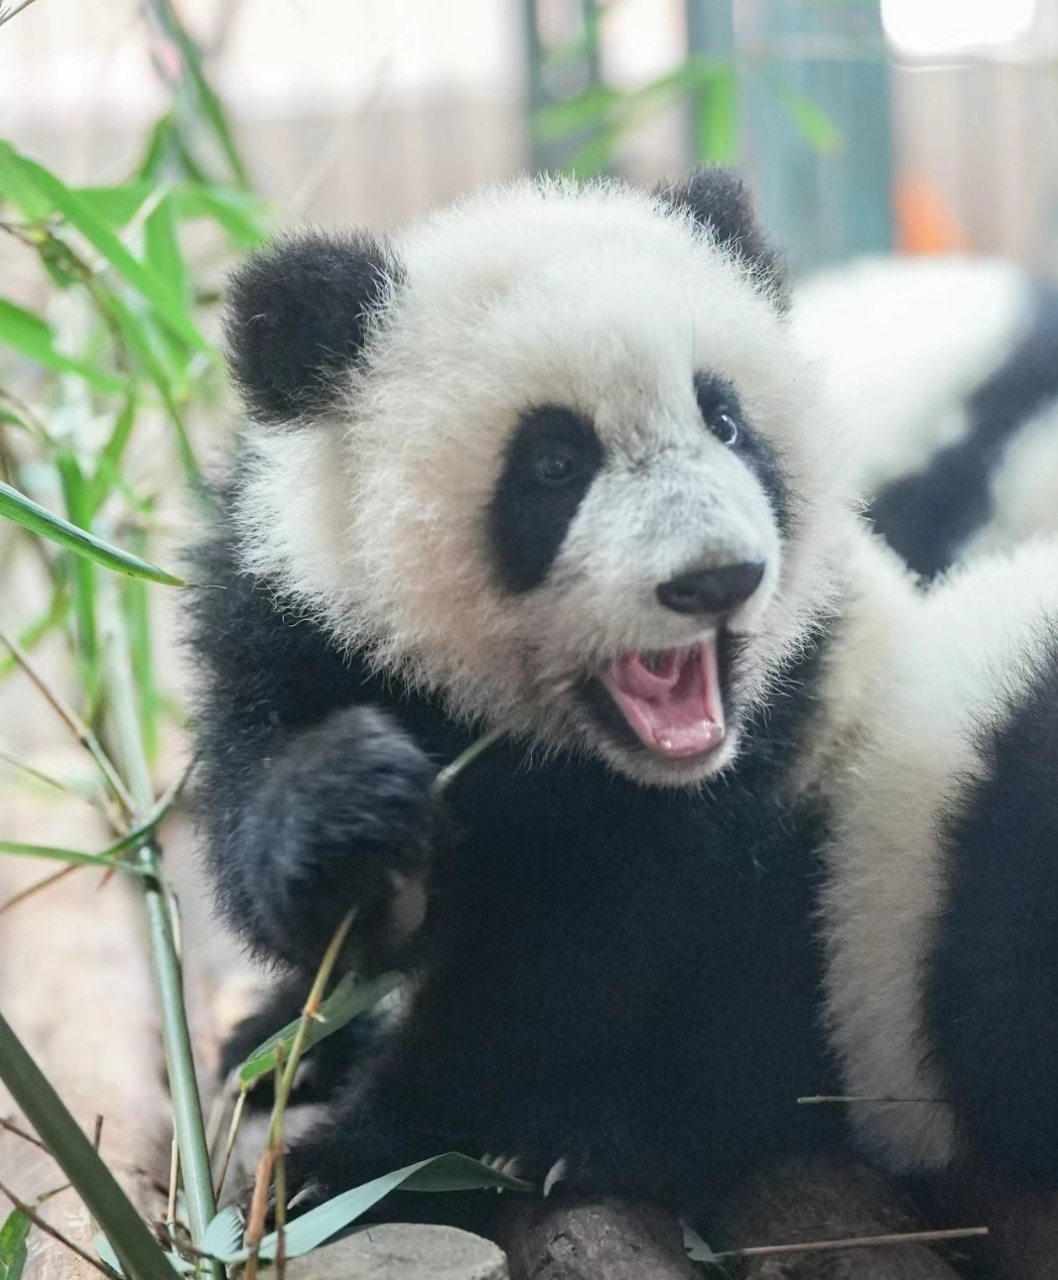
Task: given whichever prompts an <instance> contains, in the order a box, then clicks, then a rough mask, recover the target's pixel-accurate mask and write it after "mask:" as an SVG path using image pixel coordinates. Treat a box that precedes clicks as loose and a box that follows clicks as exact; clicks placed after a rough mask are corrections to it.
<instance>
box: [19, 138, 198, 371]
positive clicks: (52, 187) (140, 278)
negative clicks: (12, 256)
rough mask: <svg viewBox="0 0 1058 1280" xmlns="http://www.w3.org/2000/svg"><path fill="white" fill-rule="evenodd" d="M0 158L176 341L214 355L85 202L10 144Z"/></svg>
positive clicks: (158, 284) (163, 285) (152, 277)
mask: <svg viewBox="0 0 1058 1280" xmlns="http://www.w3.org/2000/svg"><path fill="white" fill-rule="evenodd" d="M0 156H6V157H7V158H8V159H9V160H14V162H15V163H16V165H17V166H18V168H19V169H20V171H21V173H22V175H23V177H24V178H25V179H26V181H27V182H30V183H32V184H33V186H34V187H36V189H37V190H38V191H39V192H40V193H41V194H42V195H43V196H45V197H46V198H47V199H48V200H49V201H50V202H51V204H52V206H53V207H54V208H55V209H56V210H57V211H58V212H59V213H61V214H62V215H63V216H64V217H65V218H66V220H67V221H68V222H69V223H70V225H71V226H73V227H76V228H77V230H78V231H79V232H80V233H81V235H83V236H84V238H85V239H86V240H87V241H88V242H89V243H90V244H91V245H92V246H93V247H94V248H95V249H96V250H97V251H98V252H99V253H101V254H102V255H103V257H104V258H106V260H107V261H108V262H109V263H110V265H111V266H112V267H114V269H115V270H116V271H118V272H119V273H120V274H121V275H122V276H123V277H124V278H125V279H126V280H127V281H128V282H129V284H131V285H132V287H133V288H134V289H136V290H137V292H139V293H140V294H141V295H142V296H143V297H144V298H146V299H147V301H148V302H150V303H151V305H152V306H153V307H154V309H155V311H157V313H158V315H159V316H160V317H161V319H162V320H163V321H164V322H165V324H166V325H167V326H168V327H169V329H170V330H171V331H172V332H173V334H175V336H176V337H178V338H180V339H182V340H183V341H184V342H186V343H187V344H188V345H189V346H191V347H194V348H196V349H197V350H199V351H203V352H205V353H206V354H208V355H212V354H213V349H212V347H210V345H209V343H208V342H207V341H206V340H205V338H203V337H202V335H201V334H200V333H199V332H198V330H197V329H196V328H195V326H194V324H193V323H192V321H191V318H190V316H189V315H188V314H187V312H186V310H185V309H184V307H183V306H182V304H181V302H180V299H179V298H177V297H175V296H174V295H173V293H172V291H171V290H170V289H169V288H168V286H167V285H166V283H165V281H164V280H160V279H159V278H158V276H157V275H156V273H155V272H154V271H151V270H150V269H149V268H147V267H145V266H144V265H143V264H142V263H141V262H137V261H136V259H135V258H134V257H133V256H132V254H131V253H129V251H128V249H126V248H125V246H124V245H123V244H122V243H121V241H120V240H119V239H118V238H117V236H116V235H115V234H114V233H113V231H111V229H110V228H109V227H108V226H107V225H106V223H105V222H103V221H102V220H101V219H100V218H99V217H97V216H96V214H95V212H94V211H93V210H92V208H91V206H90V204H89V203H88V202H87V201H86V200H84V199H83V198H82V197H81V196H80V195H79V194H78V193H77V192H76V191H73V190H71V188H69V187H68V186H66V184H65V183H63V182H60V180H59V179H58V178H57V177H56V176H55V175H54V174H53V173H49V172H48V170H47V169H45V168H43V167H42V166H41V165H39V164H37V163H35V161H33V160H29V159H27V158H26V157H25V156H22V155H19V154H18V153H17V152H16V151H15V150H14V149H13V148H12V147H11V145H10V144H9V143H6V142H5V143H0Z"/></svg>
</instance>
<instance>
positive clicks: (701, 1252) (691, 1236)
mask: <svg viewBox="0 0 1058 1280" xmlns="http://www.w3.org/2000/svg"><path fill="white" fill-rule="evenodd" d="M683 1247H684V1249H685V1250H686V1252H687V1257H688V1258H689V1259H690V1260H691V1262H708V1263H710V1264H711V1265H713V1266H717V1265H718V1264H719V1259H718V1258H717V1256H716V1254H715V1253H714V1252H713V1251H712V1249H711V1248H710V1247H709V1245H708V1244H706V1242H705V1241H704V1240H703V1239H702V1237H701V1236H700V1235H699V1234H698V1232H697V1231H695V1230H694V1228H693V1227H688V1226H686V1225H685V1226H684V1228H683Z"/></svg>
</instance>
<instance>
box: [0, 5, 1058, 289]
mask: <svg viewBox="0 0 1058 1280" xmlns="http://www.w3.org/2000/svg"><path fill="white" fill-rule="evenodd" d="M167 7H168V6H163V5H158V4H151V3H147V4H143V3H140V0H42V2H41V3H38V4H36V5H34V6H33V7H32V8H31V9H30V10H27V11H26V12H25V13H24V14H23V15H22V16H21V17H20V18H19V19H18V21H17V22H13V23H11V24H10V25H9V26H7V27H6V28H5V29H4V31H3V38H2V39H0V130H2V131H3V133H4V135H5V136H7V137H9V138H11V139H13V140H14V141H15V142H16V143H17V145H19V146H20V147H22V148H24V149H25V150H26V152H27V153H29V154H31V155H33V156H34V157H35V158H37V159H39V160H41V161H42V162H44V163H46V164H49V165H51V166H53V167H54V168H55V169H56V170H57V171H58V172H59V173H60V174H61V175H62V176H63V177H64V178H65V179H66V180H67V181H69V182H72V183H86V182H92V183H94V184H100V183H105V182H111V181H117V180H119V179H121V178H122V177H123V176H125V175H126V174H127V173H128V171H129V169H130V167H131V166H132V165H134V163H135V161H136V159H137V157H138V155H139V153H140V152H141V150H142V147H143V136H144V134H145V132H146V131H147V130H149V129H150V127H151V126H152V124H153V123H154V122H155V121H156V120H157V119H158V117H159V116H160V115H161V114H162V113H163V112H164V111H165V110H166V109H167V103H168V100H169V92H170V87H171V77H172V76H173V75H174V73H176V71H177V64H178V61H179V56H180V55H179V51H178V46H177V45H175V44H174V43H173V42H172V41H171V39H170V40H168V41H167V39H166V32H165V26H166V19H165V11H166V9H167ZM178 10H179V12H178V14H177V15H175V16H178V17H179V18H180V19H181V20H182V21H183V23H184V24H185V25H186V29H187V31H188V32H189V33H190V34H191V35H192V37H193V38H194V39H195V41H196V42H197V43H198V45H199V46H200V48H201V50H202V53H203V56H204V66H205V68H206V70H207V72H208V74H209V76H210V79H211V81H212V84H213V86H214V87H215V88H216V90H217V92H218V94H219V96H220V98H221V100H222V101H223V103H224V104H225V107H226V109H227V112H228V113H229V116H230V119H231V122H232V128H233V132H234V135H235V138H236V140H237V142H238V146H239V148H240V152H241V154H242V156H243V157H244V159H245V163H246V166H247V169H248V172H249V174H250V176H251V178H252V184H253V187H254V189H255V190H257V191H260V192H261V193H262V194H264V195H265V196H267V197H268V198H269V199H270V200H272V201H274V202H275V204H276V206H277V208H278V209H279V210H280V211H281V213H282V215H283V216H285V217H290V218H294V217H298V218H301V217H307V218H311V219H313V220H315V221H318V222H322V223H333V222H341V221H353V222H368V223H371V224H373V225H377V226H386V225H389V224H392V223H394V222H397V221H401V220H403V219H405V218H407V217H409V216H411V215H414V214H416V213H418V212H420V211H422V210H423V209H425V208H427V207H429V206H431V205H433V204H435V203H437V202H439V201H445V200H448V199H450V198H451V197H452V196H454V195H455V194H457V193H458V192H459V191H462V190H465V189H466V188H468V187H470V186H473V185H474V184H475V183H477V182H480V181H482V180H484V179H495V178H503V177H506V176H508V175H510V174H512V173H515V172H517V171H519V170H521V169H523V168H526V167H531V166H548V167H551V166H555V165H560V164H564V163H567V162H569V161H570V160H571V159H574V160H576V161H577V162H578V163H579V165H580V167H581V168H582V169H593V168H598V167H607V168H613V169H616V170H617V171H619V172H621V173H623V174H627V175H628V176H629V177H632V178H634V179H636V180H646V181H652V180H655V179H657V178H659V177H661V176H663V175H671V174H672V173H674V172H678V171H679V170H680V169H682V168H683V167H685V166H686V165H687V163H689V162H690V161H691V160H692V159H696V158H698V159H701V158H718V159H728V160H738V161H739V162H740V163H741V164H742V165H743V166H744V167H745V168H746V170H747V172H748V174H749V176H750V178H751V181H752V182H753V184H754V185H755V187H756V188H757V189H758V191H759V192H760V195H761V197H762V199H763V203H764V208H765V212H766V216H767V218H768V221H769V225H771V227H772V228H773V230H774V231H775V232H776V233H777V234H778V235H779V236H780V238H781V239H782V240H783V241H784V242H785V243H786V245H787V246H788V248H789V250H790V252H791V253H792V255H793V258H794V260H795V262H796V263H798V264H799V265H805V266H808V265H813V264H816V263H818V262H820V261H823V260H826V259H831V258H835V257H841V256H844V255H847V254H848V253H850V252H853V251H856V250H864V249H878V248H885V247H888V246H889V245H890V244H892V243H893V242H896V243H897V244H900V245H902V246H903V247H907V248H910V249H935V248H950V247H968V248H971V249H973V250H974V251H978V252H995V253H1003V254H1007V255H1011V256H1014V257H1016V258H1019V259H1023V260H1025V261H1026V262H1030V263H1033V264H1035V265H1040V266H1050V265H1051V264H1052V261H1053V259H1054V256H1055V248H1054V238H1055V226H1054V218H1053V211H1054V204H1055V196H1056V183H1058V173H1056V167H1058V160H1056V156H1058V149H1056V148H1055V145H1054V143H1055V131H1056V129H1058V116H1056V111H1055V104H1056V95H1058V76H1056V74H1055V54H1056V51H1058V5H1056V4H1055V2H1054V0H882V3H881V4H879V3H877V2H874V0H872V2H864V0H449V2H448V3H445V4H437V3H435V2H433V0H391V2H390V3H387V4H384V5H383V4H378V3H371V0H252V3H251V2H250V0H245V2H240V0H180V3H179V4H178ZM159 16H161V20H160V21H159Z"/></svg>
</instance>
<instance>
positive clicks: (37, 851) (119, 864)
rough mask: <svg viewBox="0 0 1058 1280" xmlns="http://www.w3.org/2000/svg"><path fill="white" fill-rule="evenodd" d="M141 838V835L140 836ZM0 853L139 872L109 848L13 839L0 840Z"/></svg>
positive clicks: (82, 865) (132, 864)
mask: <svg viewBox="0 0 1058 1280" xmlns="http://www.w3.org/2000/svg"><path fill="white" fill-rule="evenodd" d="M141 838H142V837H141ZM0 853H11V854H14V855H15V856H17V857H19V858H45V859H48V860H49V861H52V862H70V863H73V864H74V865H76V866H80V867H116V868H120V869H121V870H123V871H131V872H133V874H140V870H139V868H138V867H137V866H136V865H135V864H134V863H131V862H125V861H124V860H122V859H119V858H116V857H113V856H112V855H111V853H110V851H109V850H107V851H104V852H103V853H81V852H79V851H78V850H77V849H57V848H55V847H53V846H52V845H46V844H20V843H19V842H18V841H15V840H0Z"/></svg>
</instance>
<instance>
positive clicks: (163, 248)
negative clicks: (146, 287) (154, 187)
mask: <svg viewBox="0 0 1058 1280" xmlns="http://www.w3.org/2000/svg"><path fill="white" fill-rule="evenodd" d="M144 233H145V237H144V238H145V241H146V250H147V262H148V263H149V265H150V266H151V267H152V268H153V269H154V270H155V271H156V272H157V273H158V275H159V276H160V277H161V278H162V279H163V280H164V281H165V282H166V284H167V285H168V286H169V288H170V289H171V290H172V291H173V293H174V294H175V295H176V296H177V297H178V298H181V299H183V298H185V297H186V295H187V266H186V264H185V262H184V255H183V253H182V252H181V249H180V241H179V240H178V238H177V234H176V218H175V216H174V212H173V203H172V199H171V197H170V196H169V195H168V194H167V195H166V196H164V197H163V199H162V200H161V202H160V203H159V205H158V207H157V209H155V210H154V212H153V213H152V214H151V215H150V217H149V218H148V219H147V224H146V226H145V228H144Z"/></svg>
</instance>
